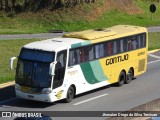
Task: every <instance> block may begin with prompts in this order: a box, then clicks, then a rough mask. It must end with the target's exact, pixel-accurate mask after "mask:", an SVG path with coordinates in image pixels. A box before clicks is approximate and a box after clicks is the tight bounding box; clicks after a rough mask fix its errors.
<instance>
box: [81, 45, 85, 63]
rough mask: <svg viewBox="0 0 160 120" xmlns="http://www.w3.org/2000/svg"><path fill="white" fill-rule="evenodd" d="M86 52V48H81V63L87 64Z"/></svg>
mask: <svg viewBox="0 0 160 120" xmlns="http://www.w3.org/2000/svg"><path fill="white" fill-rule="evenodd" d="M84 53H85V51H84V47H82V48H81V62H85V54H84Z"/></svg>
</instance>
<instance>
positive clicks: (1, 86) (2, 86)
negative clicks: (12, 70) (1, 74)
mask: <svg viewBox="0 0 160 120" xmlns="http://www.w3.org/2000/svg"><path fill="white" fill-rule="evenodd" d="M14 84H15V81H12V82H7V83H3V84H0V89H2V88H5V87H9V86H12V85H14Z"/></svg>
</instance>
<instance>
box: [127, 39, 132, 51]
mask: <svg viewBox="0 0 160 120" xmlns="http://www.w3.org/2000/svg"><path fill="white" fill-rule="evenodd" d="M130 50H132V41H131V40H128V41H127V51H130Z"/></svg>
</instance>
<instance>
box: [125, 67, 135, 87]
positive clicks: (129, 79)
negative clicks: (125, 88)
mask: <svg viewBox="0 0 160 120" xmlns="http://www.w3.org/2000/svg"><path fill="white" fill-rule="evenodd" d="M132 79H133V70H132V69H129V71H128V74H127V79H126V81H125V83H126V84H128V83H130V82H131V81H132Z"/></svg>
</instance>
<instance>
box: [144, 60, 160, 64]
mask: <svg viewBox="0 0 160 120" xmlns="http://www.w3.org/2000/svg"><path fill="white" fill-rule="evenodd" d="M155 62H160V60H155V61H151V62H148V63H147V64H151V63H155Z"/></svg>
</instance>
